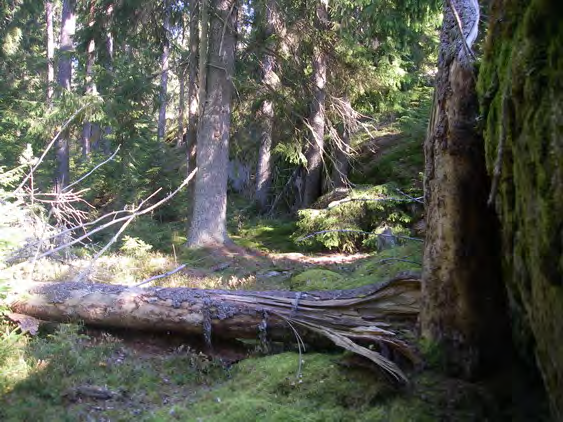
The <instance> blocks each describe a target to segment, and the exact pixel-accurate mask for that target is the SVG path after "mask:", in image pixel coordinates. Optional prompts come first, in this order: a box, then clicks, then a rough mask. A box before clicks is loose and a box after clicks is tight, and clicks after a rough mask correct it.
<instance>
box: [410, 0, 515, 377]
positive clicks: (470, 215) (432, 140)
mask: <svg viewBox="0 0 563 422" xmlns="http://www.w3.org/2000/svg"><path fill="white" fill-rule="evenodd" d="M454 8H455V11H457V14H458V15H459V17H460V20H461V22H460V25H461V27H462V28H463V30H464V37H463V41H462V40H461V38H460V27H459V25H458V24H457V23H456V19H455V14H454ZM478 24H479V5H478V4H477V1H476V0H446V1H445V3H444V22H443V26H442V33H441V39H440V51H439V58H438V75H437V80H436V91H435V96H434V110H433V115H432V118H431V122H430V126H429V133H428V136H427V139H426V141H425V145H424V150H425V156H426V157H425V158H426V164H425V182H424V188H425V201H426V243H425V248H424V269H423V306H422V311H421V330H422V335H423V337H425V338H427V339H428V340H430V341H431V342H432V343H434V344H436V345H437V346H439V347H440V348H441V350H442V351H443V357H444V360H445V362H444V364H445V365H446V368H447V369H448V370H449V371H450V372H451V373H454V374H456V375H460V376H464V377H467V378H474V377H478V376H480V375H481V374H482V371H486V370H488V369H491V366H490V365H492V364H494V363H495V362H494V360H495V358H497V357H498V355H497V350H502V344H503V342H504V343H505V346H506V344H510V340H509V339H507V320H506V314H505V311H506V308H505V306H506V305H505V294H504V289H503V286H502V282H501V279H500V255H499V242H498V239H497V237H498V236H497V233H498V226H497V221H496V219H495V216H494V214H493V212H492V210H491V208H490V207H488V206H487V194H488V190H489V179H488V177H487V174H486V169H485V158H484V154H483V139H482V137H481V134H480V133H479V132H478V131H477V129H476V121H477V117H478V115H479V109H478V103H477V97H476V91H475V80H476V75H475V70H474V63H473V60H472V55H471V54H470V51H469V49H470V48H471V45H472V43H473V41H474V40H475V38H476V36H477V28H478Z"/></svg>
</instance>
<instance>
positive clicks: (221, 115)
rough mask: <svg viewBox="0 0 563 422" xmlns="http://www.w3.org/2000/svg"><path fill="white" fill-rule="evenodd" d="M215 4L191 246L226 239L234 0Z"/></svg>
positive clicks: (224, 241)
mask: <svg viewBox="0 0 563 422" xmlns="http://www.w3.org/2000/svg"><path fill="white" fill-rule="evenodd" d="M211 4H212V10H213V13H212V14H211V20H210V27H209V63H208V66H207V87H206V90H205V91H206V93H207V95H206V101H205V105H204V106H203V115H202V116H201V120H200V124H199V131H198V134H197V165H198V168H199V171H198V173H197V175H196V182H195V190H194V208H193V216H192V220H191V225H190V230H189V235H188V244H189V245H190V246H204V245H213V244H224V243H226V242H227V241H228V236H227V225H226V219H227V169H228V163H229V132H230V128H231V95H232V90H233V74H234V68H235V47H236V40H235V35H236V34H235V28H236V16H237V13H236V10H235V6H236V0H212V2H211ZM200 89H201V87H200Z"/></svg>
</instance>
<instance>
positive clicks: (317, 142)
mask: <svg viewBox="0 0 563 422" xmlns="http://www.w3.org/2000/svg"><path fill="white" fill-rule="evenodd" d="M316 12H317V18H316V22H315V26H316V27H317V29H318V30H319V31H321V32H322V31H324V30H326V29H327V28H328V27H329V26H330V23H329V18H328V9H327V4H326V2H325V0H319V1H318V3H317V9H316ZM327 62H328V57H327V54H326V52H325V51H324V50H323V46H321V45H318V44H317V45H315V47H314V49H313V74H312V76H311V78H312V81H313V102H312V104H311V114H310V116H309V125H310V129H309V130H310V131H311V141H310V143H309V147H308V148H307V152H306V154H305V157H306V158H307V169H306V170H307V171H306V174H305V187H304V189H303V200H302V206H303V207H308V206H310V205H311V204H312V203H313V202H315V200H316V199H317V198H318V197H319V196H320V194H321V181H322V170H323V165H322V164H323V153H324V133H325V99H326V90H325V87H326V77H327V66H328V63H327Z"/></svg>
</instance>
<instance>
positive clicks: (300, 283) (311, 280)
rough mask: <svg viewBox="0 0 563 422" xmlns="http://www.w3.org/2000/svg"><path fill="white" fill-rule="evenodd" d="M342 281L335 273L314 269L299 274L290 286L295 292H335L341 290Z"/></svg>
mask: <svg viewBox="0 0 563 422" xmlns="http://www.w3.org/2000/svg"><path fill="white" fill-rule="evenodd" d="M342 279H343V277H342V276H341V275H340V274H338V273H335V272H334V271H329V270H323V269H314V270H307V271H304V272H302V273H300V274H297V275H296V276H294V277H293V278H292V279H291V280H290V281H289V285H290V287H291V288H292V289H293V290H335V289H339V288H341V287H340V286H341V285H342Z"/></svg>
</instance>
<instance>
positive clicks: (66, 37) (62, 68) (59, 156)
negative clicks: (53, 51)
mask: <svg viewBox="0 0 563 422" xmlns="http://www.w3.org/2000/svg"><path fill="white" fill-rule="evenodd" d="M74 9H75V1H74V0H64V2H63V9H62V14H61V38H60V43H59V44H60V48H59V52H60V56H59V68H58V75H57V82H58V84H59V86H60V87H61V89H62V90H63V91H70V90H71V82H72V50H73V38H74V32H75V28H76V18H75V16H74ZM55 157H56V162H57V168H56V173H55V179H56V184H57V188H58V189H59V190H61V189H63V188H64V187H65V186H67V185H68V183H69V180H70V164H69V158H70V157H69V140H68V133H65V134H62V135H61V136H60V137H59V138H58V140H57V142H56V143H55Z"/></svg>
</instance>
